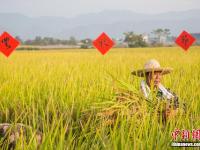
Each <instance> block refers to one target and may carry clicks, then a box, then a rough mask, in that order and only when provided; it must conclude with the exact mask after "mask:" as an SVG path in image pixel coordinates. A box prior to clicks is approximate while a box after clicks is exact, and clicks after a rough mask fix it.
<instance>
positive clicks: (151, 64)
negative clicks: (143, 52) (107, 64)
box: [132, 59, 173, 77]
mask: <svg viewBox="0 0 200 150" xmlns="http://www.w3.org/2000/svg"><path fill="white" fill-rule="evenodd" d="M172 70H173V69H172V68H168V67H167V68H163V67H161V66H160V63H159V62H158V61H157V60H155V59H151V60H149V61H147V62H146V63H145V65H144V69H140V70H135V71H133V72H132V74H133V75H136V76H139V77H144V76H145V73H147V72H153V71H158V72H161V73H162V75H165V74H168V73H171V72H172Z"/></svg>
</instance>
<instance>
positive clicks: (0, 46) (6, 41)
mask: <svg viewBox="0 0 200 150" xmlns="http://www.w3.org/2000/svg"><path fill="white" fill-rule="evenodd" d="M18 45H19V42H18V41H17V40H16V39H15V38H13V37H12V36H11V35H10V34H8V33H7V32H4V33H3V34H2V35H1V36H0V51H1V52H2V53H3V54H4V55H5V56H7V57H9V56H10V54H11V53H12V52H13V51H14V50H15V49H16V47H17V46H18Z"/></svg>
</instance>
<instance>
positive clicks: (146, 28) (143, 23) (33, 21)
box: [0, 10, 200, 39]
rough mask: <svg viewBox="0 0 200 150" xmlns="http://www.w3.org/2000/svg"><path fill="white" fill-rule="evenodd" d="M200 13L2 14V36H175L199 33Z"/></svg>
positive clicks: (28, 37)
mask: <svg viewBox="0 0 200 150" xmlns="http://www.w3.org/2000/svg"><path fill="white" fill-rule="evenodd" d="M199 14H200V10H187V11H177V12H166V13H160V14H145V13H136V12H133V11H127V10H104V11H101V12H98V13H88V14H82V15H78V16H76V17H71V18H66V17H57V16H41V17H29V16H26V15H23V14H19V13H0V33H2V32H3V31H7V32H9V33H11V34H12V35H13V36H20V37H21V38H22V39H32V38H34V37H35V36H41V37H45V36H47V37H54V38H61V39H66V38H69V37H71V36H74V37H75V38H77V39H82V38H96V37H97V36H98V35H99V34H100V33H101V32H106V33H108V34H109V35H110V36H111V37H113V38H120V37H122V35H123V33H124V32H128V31H133V32H135V33H138V34H143V33H151V32H152V30H154V29H157V28H168V29H170V30H171V34H172V35H178V34H179V33H180V32H181V31H182V30H186V31H188V32H190V33H196V32H200V15H199Z"/></svg>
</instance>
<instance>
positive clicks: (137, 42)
mask: <svg viewBox="0 0 200 150" xmlns="http://www.w3.org/2000/svg"><path fill="white" fill-rule="evenodd" d="M124 35H125V38H124V42H125V43H127V44H128V47H146V46H147V43H146V42H145V41H144V40H143V37H142V35H141V34H140V35H137V34H135V33H134V32H126V33H124Z"/></svg>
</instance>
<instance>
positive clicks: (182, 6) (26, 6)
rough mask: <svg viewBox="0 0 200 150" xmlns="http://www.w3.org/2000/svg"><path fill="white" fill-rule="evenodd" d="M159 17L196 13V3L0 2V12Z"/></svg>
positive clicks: (141, 0) (153, 0)
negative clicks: (113, 13)
mask: <svg viewBox="0 0 200 150" xmlns="http://www.w3.org/2000/svg"><path fill="white" fill-rule="evenodd" d="M105 9H106V10H107V9H109V10H115V9H121V10H131V11H134V12H142V13H160V12H167V11H179V10H188V9H200V0H0V12H18V13H22V14H25V15H28V16H65V17H71V16H75V15H79V14H85V13H89V12H99V11H102V10H105Z"/></svg>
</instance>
